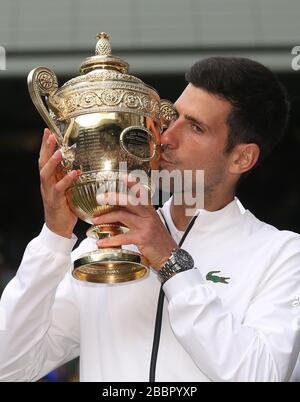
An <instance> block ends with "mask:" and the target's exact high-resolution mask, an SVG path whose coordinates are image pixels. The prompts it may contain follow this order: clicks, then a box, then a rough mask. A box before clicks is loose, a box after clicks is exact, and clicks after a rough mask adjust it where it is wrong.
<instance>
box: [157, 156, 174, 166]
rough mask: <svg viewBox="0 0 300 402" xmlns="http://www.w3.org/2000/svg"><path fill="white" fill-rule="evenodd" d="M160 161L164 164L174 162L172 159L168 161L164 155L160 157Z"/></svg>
mask: <svg viewBox="0 0 300 402" xmlns="http://www.w3.org/2000/svg"><path fill="white" fill-rule="evenodd" d="M159 163H163V164H167V163H168V164H170V165H171V164H172V162H170V161H168V160H167V159H166V158H165V157H164V156H163V155H160V158H159Z"/></svg>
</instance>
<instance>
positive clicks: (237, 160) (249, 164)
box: [229, 143, 260, 175]
mask: <svg viewBox="0 0 300 402" xmlns="http://www.w3.org/2000/svg"><path fill="white" fill-rule="evenodd" d="M259 154H260V150H259V146H258V145H257V144H254V143H251V144H238V145H236V146H235V148H234V149H233V151H232V153H231V156H230V161H229V172H230V173H231V174H238V175H240V174H242V173H245V172H248V171H249V170H250V169H252V168H253V167H254V166H255V165H256V163H257V161H258V158H259Z"/></svg>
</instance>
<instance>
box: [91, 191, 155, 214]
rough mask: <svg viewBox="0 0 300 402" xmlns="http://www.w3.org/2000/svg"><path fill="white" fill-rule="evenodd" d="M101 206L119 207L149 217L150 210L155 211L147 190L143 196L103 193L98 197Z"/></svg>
mask: <svg viewBox="0 0 300 402" xmlns="http://www.w3.org/2000/svg"><path fill="white" fill-rule="evenodd" d="M97 202H98V204H99V205H118V206H122V207H125V208H126V209H127V210H128V211H130V212H132V213H134V214H138V215H140V216H147V214H148V213H149V208H151V209H154V208H153V206H152V205H151V200H150V199H149V197H148V191H147V190H146V189H145V190H144V191H143V194H139V195H136V194H132V193H131V192H129V193H115V192H110V193H101V194H98V195H97Z"/></svg>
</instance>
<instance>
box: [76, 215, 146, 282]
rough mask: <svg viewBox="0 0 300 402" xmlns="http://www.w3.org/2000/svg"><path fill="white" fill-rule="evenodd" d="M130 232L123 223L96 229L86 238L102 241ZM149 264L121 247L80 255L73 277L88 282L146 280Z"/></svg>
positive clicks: (91, 230) (133, 252) (141, 256)
mask: <svg viewBox="0 0 300 402" xmlns="http://www.w3.org/2000/svg"><path fill="white" fill-rule="evenodd" d="M127 231H128V228H126V227H124V226H122V225H121V224H120V223H111V224H101V225H93V226H92V227H91V228H90V229H88V231H87V236H88V237H92V238H95V239H103V238H106V237H110V236H115V235H118V234H122V233H126V232H127ZM148 266H149V263H148V261H147V260H146V258H145V257H144V256H143V255H141V254H140V253H138V252H136V251H131V250H126V249H122V248H121V247H119V246H117V247H110V248H101V249H98V250H94V251H92V252H88V253H85V254H84V255H81V256H80V257H79V258H78V259H77V260H75V261H74V269H73V272H72V274H73V276H74V277H75V278H76V279H80V280H81V281H85V282H94V283H120V282H128V281H133V280H136V279H140V278H142V277H144V276H145V275H146V274H147V273H148Z"/></svg>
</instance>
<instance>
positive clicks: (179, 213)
mask: <svg viewBox="0 0 300 402" xmlns="http://www.w3.org/2000/svg"><path fill="white" fill-rule="evenodd" d="M233 199H234V194H232V193H231V194H228V195H227V196H223V197H221V199H220V198H218V197H215V198H213V197H205V199H204V208H205V209H206V210H207V211H218V210H219V209H222V208H224V207H225V206H226V205H227V204H229V203H230V202H231V201H232V200H233ZM194 209H195V207H194ZM192 210H193V206H190V205H189V206H188V205H185V204H183V205H174V197H173V198H172V202H171V208H170V212H171V217H172V220H173V223H174V225H175V226H176V228H177V229H178V230H181V231H184V230H185V229H186V228H187V226H188V224H189V222H190V220H191V218H192V217H191V214H190V213H187V211H189V212H190V211H192ZM195 212H196V209H195Z"/></svg>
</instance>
